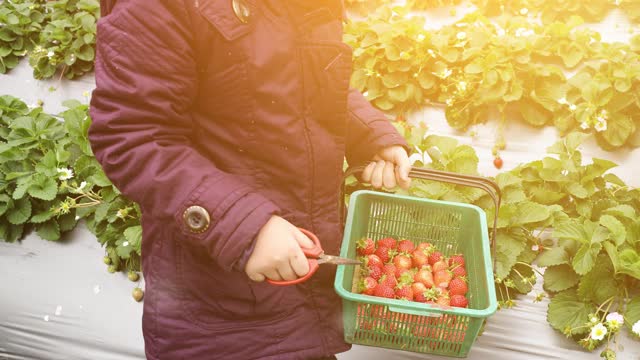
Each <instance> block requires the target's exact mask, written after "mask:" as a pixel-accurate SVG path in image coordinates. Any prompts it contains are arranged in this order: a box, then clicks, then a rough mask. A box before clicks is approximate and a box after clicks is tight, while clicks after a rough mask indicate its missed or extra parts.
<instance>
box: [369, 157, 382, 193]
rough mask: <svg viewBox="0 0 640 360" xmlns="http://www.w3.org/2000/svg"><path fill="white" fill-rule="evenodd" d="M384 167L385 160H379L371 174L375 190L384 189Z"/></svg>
mask: <svg viewBox="0 0 640 360" xmlns="http://www.w3.org/2000/svg"><path fill="white" fill-rule="evenodd" d="M384 166H385V161H384V160H379V161H377V162H376V165H375V168H374V169H373V172H372V174H371V185H372V186H373V187H374V188H378V189H379V188H381V187H382V181H383V180H382V179H383V172H384Z"/></svg>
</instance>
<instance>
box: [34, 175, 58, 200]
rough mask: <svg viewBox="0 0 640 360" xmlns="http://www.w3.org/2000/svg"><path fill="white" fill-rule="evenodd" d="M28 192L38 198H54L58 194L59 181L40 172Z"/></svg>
mask: <svg viewBox="0 0 640 360" xmlns="http://www.w3.org/2000/svg"><path fill="white" fill-rule="evenodd" d="M27 192H28V193H29V195H31V196H32V197H34V198H37V199H41V200H45V201H49V200H53V199H55V197H56V195H57V194H58V183H57V182H56V181H55V180H54V179H52V178H50V177H46V176H44V175H42V174H38V175H37V176H36V177H34V179H33V181H32V182H31V185H30V186H29V189H28V190H27Z"/></svg>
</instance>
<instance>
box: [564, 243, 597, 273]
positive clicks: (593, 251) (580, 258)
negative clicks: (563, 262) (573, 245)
mask: <svg viewBox="0 0 640 360" xmlns="http://www.w3.org/2000/svg"><path fill="white" fill-rule="evenodd" d="M601 249H602V244H600V243H594V244H583V245H582V246H580V248H579V249H578V252H577V253H576V254H575V255H574V257H573V261H572V262H571V264H572V265H573V269H574V270H575V271H576V273H578V274H579V275H584V274H586V273H588V272H589V271H591V269H593V266H594V265H595V264H596V257H597V256H598V254H599V253H600V250H601Z"/></svg>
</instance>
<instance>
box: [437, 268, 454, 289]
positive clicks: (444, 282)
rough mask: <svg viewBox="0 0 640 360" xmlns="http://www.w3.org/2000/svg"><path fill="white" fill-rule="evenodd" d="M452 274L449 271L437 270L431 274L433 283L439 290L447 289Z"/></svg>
mask: <svg viewBox="0 0 640 360" xmlns="http://www.w3.org/2000/svg"><path fill="white" fill-rule="evenodd" d="M452 278H453V274H452V273H451V271H449V270H439V271H436V272H434V273H433V283H434V284H435V285H436V286H438V287H441V288H447V287H448V286H449V282H450V281H451V279H452Z"/></svg>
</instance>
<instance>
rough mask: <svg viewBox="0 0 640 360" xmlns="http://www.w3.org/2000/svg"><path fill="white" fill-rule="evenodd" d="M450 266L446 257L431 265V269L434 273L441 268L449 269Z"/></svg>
mask: <svg viewBox="0 0 640 360" xmlns="http://www.w3.org/2000/svg"><path fill="white" fill-rule="evenodd" d="M448 268H449V266H448V265H447V262H446V261H445V260H444V259H442V260H439V261H436V262H435V263H433V264H432V265H431V271H433V272H434V273H435V272H436V271H440V270H447V269H448Z"/></svg>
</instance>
